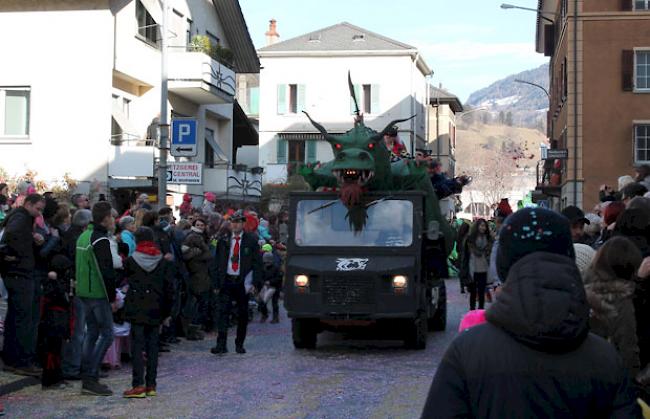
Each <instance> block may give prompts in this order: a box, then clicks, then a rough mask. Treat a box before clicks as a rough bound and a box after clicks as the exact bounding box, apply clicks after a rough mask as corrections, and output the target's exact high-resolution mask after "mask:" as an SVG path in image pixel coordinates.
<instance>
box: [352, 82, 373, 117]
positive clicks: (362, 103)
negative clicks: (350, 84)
mask: <svg viewBox="0 0 650 419" xmlns="http://www.w3.org/2000/svg"><path fill="white" fill-rule="evenodd" d="M354 94H355V96H356V97H357V103H358V104H359V111H361V112H362V113H364V114H378V113H379V85H377V84H355V85H354ZM355 111H356V109H355V106H354V101H353V100H352V98H350V113H352V114H354V113H355Z"/></svg>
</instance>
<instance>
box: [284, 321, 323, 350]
mask: <svg viewBox="0 0 650 419" xmlns="http://www.w3.org/2000/svg"><path fill="white" fill-rule="evenodd" d="M291 334H292V336H293V346H294V347H295V348H296V349H314V348H316V339H317V335H318V322H317V321H314V320H312V319H293V320H291Z"/></svg>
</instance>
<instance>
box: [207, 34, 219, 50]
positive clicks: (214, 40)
mask: <svg viewBox="0 0 650 419" xmlns="http://www.w3.org/2000/svg"><path fill="white" fill-rule="evenodd" d="M205 35H206V36H207V37H208V39H210V45H212V46H214V47H216V46H217V45H221V40H220V39H219V37H218V36H217V35H215V34H213V33H210V31H205Z"/></svg>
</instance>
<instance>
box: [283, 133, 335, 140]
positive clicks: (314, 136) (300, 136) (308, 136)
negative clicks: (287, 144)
mask: <svg viewBox="0 0 650 419" xmlns="http://www.w3.org/2000/svg"><path fill="white" fill-rule="evenodd" d="M330 134H332V135H341V134H342V133H330ZM278 137H279V138H280V139H281V140H287V141H325V137H324V136H323V134H321V133H317V132H281V133H279V134H278Z"/></svg>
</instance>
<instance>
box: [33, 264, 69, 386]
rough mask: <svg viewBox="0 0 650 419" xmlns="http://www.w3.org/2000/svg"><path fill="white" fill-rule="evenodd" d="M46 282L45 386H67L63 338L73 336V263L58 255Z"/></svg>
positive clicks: (44, 296)
mask: <svg viewBox="0 0 650 419" xmlns="http://www.w3.org/2000/svg"><path fill="white" fill-rule="evenodd" d="M50 268H51V269H50V271H49V272H48V275H47V280H46V281H45V282H44V284H43V300H42V310H43V311H42V318H41V328H40V330H41V333H43V334H44V359H43V375H42V377H41V385H42V386H43V389H64V388H66V386H67V385H66V382H65V381H63V372H62V370H61V350H62V348H63V341H64V340H67V339H70V335H71V330H72V313H71V310H72V308H71V304H70V298H69V292H70V283H71V281H70V279H71V278H72V276H73V264H72V262H71V261H70V259H68V258H67V257H65V256H63V255H56V256H54V257H53V258H52V261H51V262H50Z"/></svg>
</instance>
